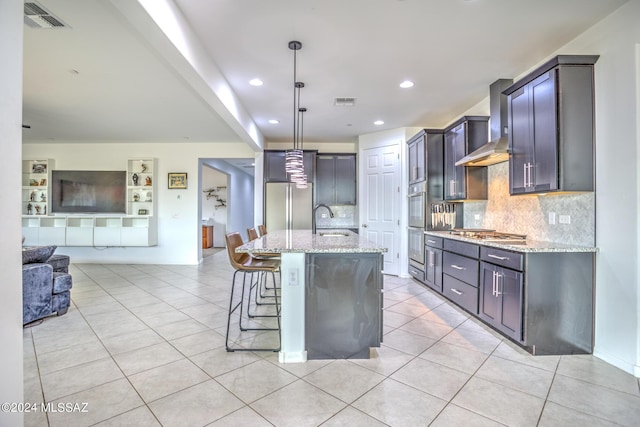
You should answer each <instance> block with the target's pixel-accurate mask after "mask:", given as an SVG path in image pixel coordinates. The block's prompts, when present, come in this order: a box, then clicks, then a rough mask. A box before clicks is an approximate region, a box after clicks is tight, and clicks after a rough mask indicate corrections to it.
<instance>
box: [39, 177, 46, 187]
mask: <svg viewBox="0 0 640 427" xmlns="http://www.w3.org/2000/svg"><path fill="white" fill-rule="evenodd" d="M45 185H47V178H42V179H41V180H40V187H44V186H45Z"/></svg>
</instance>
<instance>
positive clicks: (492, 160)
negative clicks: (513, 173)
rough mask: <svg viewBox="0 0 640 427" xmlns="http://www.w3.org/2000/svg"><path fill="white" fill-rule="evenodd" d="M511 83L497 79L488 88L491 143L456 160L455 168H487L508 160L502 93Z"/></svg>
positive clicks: (505, 99)
mask: <svg viewBox="0 0 640 427" xmlns="http://www.w3.org/2000/svg"><path fill="white" fill-rule="evenodd" d="M512 83H513V80H511V79H499V80H496V81H495V82H493V83H492V84H491V86H489V110H490V113H491V141H489V142H488V143H486V144H485V145H483V146H482V147H480V148H478V149H477V150H475V151H473V152H472V153H469V154H467V155H466V156H465V157H463V158H462V159H460V160H458V161H457V162H456V166H461V165H464V166H489V165H494V164H496V163H500V162H506V161H507V160H509V138H508V137H507V96H506V95H503V94H502V91H503V90H505V89H506V88H507V87H509V86H510V85H511V84H512Z"/></svg>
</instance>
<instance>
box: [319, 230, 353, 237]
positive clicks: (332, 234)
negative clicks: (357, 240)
mask: <svg viewBox="0 0 640 427" xmlns="http://www.w3.org/2000/svg"><path fill="white" fill-rule="evenodd" d="M318 234H319V235H320V236H322V237H347V236H348V235H349V233H346V232H343V231H324V232H323V231H321V232H320V233H318Z"/></svg>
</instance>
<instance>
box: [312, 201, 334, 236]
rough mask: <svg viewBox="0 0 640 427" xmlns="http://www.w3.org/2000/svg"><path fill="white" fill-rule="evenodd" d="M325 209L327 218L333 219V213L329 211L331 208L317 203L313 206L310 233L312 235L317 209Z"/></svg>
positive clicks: (314, 229)
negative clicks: (327, 212)
mask: <svg viewBox="0 0 640 427" xmlns="http://www.w3.org/2000/svg"><path fill="white" fill-rule="evenodd" d="M323 207H324V208H327V210H328V211H329V216H330V217H331V218H333V211H332V210H331V208H330V207H329V206H327V205H325V204H324V203H318V204H317V205H315V206H314V207H313V215H312V217H311V229H312V230H311V232H312V233H313V234H316V211H317V210H318V208H323Z"/></svg>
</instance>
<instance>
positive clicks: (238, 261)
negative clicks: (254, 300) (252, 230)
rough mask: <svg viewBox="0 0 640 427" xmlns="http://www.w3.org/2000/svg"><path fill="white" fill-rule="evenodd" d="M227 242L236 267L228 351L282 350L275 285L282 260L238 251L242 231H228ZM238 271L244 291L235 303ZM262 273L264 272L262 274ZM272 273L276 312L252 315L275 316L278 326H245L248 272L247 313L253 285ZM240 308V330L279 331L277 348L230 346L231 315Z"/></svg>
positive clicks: (228, 319) (231, 258)
mask: <svg viewBox="0 0 640 427" xmlns="http://www.w3.org/2000/svg"><path fill="white" fill-rule="evenodd" d="M225 239H226V242H227V253H228V254H229V262H230V263H231V266H232V267H233V268H234V269H235V272H234V273H233V280H232V283H231V296H230V298H229V315H228V318H227V333H226V338H225V346H226V348H227V351H229V352H232V351H280V304H279V302H278V292H277V288H276V287H275V283H276V276H275V273H276V271H278V269H279V268H280V262H279V261H275V260H263V259H256V258H253V257H252V256H251V255H249V254H247V253H236V248H237V247H239V246H241V245H242V244H243V242H242V237H241V236H240V233H238V232H233V233H228V234H227V235H226V236H225ZM238 273H242V292H241V294H240V301H239V302H235V304H234V294H235V287H236V276H237V275H238ZM256 273H258V276H259V278H258V279H257V280H256V282H255V283H254V281H253V277H254V276H253V275H254V274H256ZM260 273H262V274H260ZM269 273H271V278H272V280H273V283H274V288H272V290H273V293H274V295H273V298H274V300H275V302H274V303H273V305H274V307H275V314H265V315H252V316H251V317H275V318H276V321H277V323H278V326H277V328H268V327H264V328H258V327H243V325H242V312H243V307H244V303H245V298H244V296H245V289H246V283H247V274H249V294H248V295H249V298H248V301H247V314H248V313H249V306H250V305H251V296H250V295H251V290H252V287H253V286H258V283H259V282H261V281H262V280H265V281H266V278H267V276H268V274H269ZM236 310H239V312H240V318H239V321H238V326H239V328H240V331H242V332H245V331H278V347H277V348H246V347H235V348H232V347H229V329H230V326H231V315H232V314H233V313H234V312H235V311H236Z"/></svg>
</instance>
